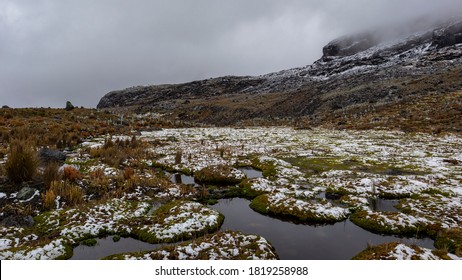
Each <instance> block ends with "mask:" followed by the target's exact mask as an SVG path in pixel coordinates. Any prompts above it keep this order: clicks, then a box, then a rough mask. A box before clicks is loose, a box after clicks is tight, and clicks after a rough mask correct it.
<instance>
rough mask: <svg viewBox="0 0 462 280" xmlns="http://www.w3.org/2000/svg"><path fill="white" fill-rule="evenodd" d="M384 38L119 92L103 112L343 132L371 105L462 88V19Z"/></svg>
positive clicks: (362, 38) (341, 42)
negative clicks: (284, 122)
mask: <svg viewBox="0 0 462 280" xmlns="http://www.w3.org/2000/svg"><path fill="white" fill-rule="evenodd" d="M378 37H379V36H378V35H377V34H376V33H373V32H369V33H367V32H365V33H360V34H355V35H351V36H343V37H341V38H338V39H335V40H333V41H331V42H330V43H328V44H327V45H326V46H325V47H324V48H323V56H322V57H321V58H320V59H319V60H318V61H315V62H314V63H313V64H311V65H307V66H305V67H299V68H293V69H288V70H282V71H279V72H274V73H269V74H265V75H260V76H244V77H239V76H225V77H218V78H211V79H207V80H200V81H193V82H189V83H182V84H170V85H154V86H142V87H133V88H129V89H125V90H119V91H112V92H110V93H108V94H106V95H105V96H103V98H102V99H101V100H100V102H99V104H98V106H97V107H98V108H100V109H121V108H125V109H128V108H130V109H132V110H135V111H138V112H158V113H162V114H164V115H165V116H166V117H169V118H172V119H173V120H183V121H191V122H196V123H205V124H213V125H239V124H245V123H249V122H252V121H255V120H261V119H265V120H267V121H270V122H271V121H274V120H275V119H281V118H282V119H292V120H297V121H299V120H300V118H302V119H304V121H305V122H307V123H309V124H308V125H320V124H322V125H325V124H331V125H332V124H333V125H335V126H344V125H345V123H348V122H351V120H352V119H354V118H355V117H354V115H355V114H351V112H350V111H351V110H354V109H355V108H356V109H357V110H358V111H360V112H369V113H370V111H371V109H370V107H371V106H372V105H373V107H374V108H376V107H380V106H384V105H390V106H394V105H397V104H400V103H403V101H406V102H407V101H409V99H414V100H416V99H419V98H422V97H425V96H426V95H428V94H430V93H440V94H444V93H455V92H458V91H459V90H461V89H462V85H461V83H460V82H459V81H460V80H459V77H458V73H459V72H460V69H462V58H461V57H462V19H451V20H450V21H448V22H446V23H445V24H442V25H439V26H436V27H432V28H426V29H423V30H419V31H415V30H413V31H412V32H411V33H405V32H403V34H398V35H397V36H389V37H391V38H392V39H377V38H378ZM371 104H372V105H371ZM368 108H369V109H368ZM339 115H348V116H349V117H345V118H343V117H342V116H340V117H339ZM332 116H334V117H335V118H334V119H340V120H337V121H335V120H334V119H333V118H332ZM374 118H376V117H374ZM385 126H389V125H385ZM459 129H460V127H459V124H458V125H456V130H459Z"/></svg>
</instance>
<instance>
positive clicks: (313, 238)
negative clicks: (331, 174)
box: [212, 198, 434, 260]
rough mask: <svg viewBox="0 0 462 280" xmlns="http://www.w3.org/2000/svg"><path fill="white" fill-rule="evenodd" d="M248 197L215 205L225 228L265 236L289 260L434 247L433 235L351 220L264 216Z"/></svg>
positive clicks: (278, 252)
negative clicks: (383, 230)
mask: <svg viewBox="0 0 462 280" xmlns="http://www.w3.org/2000/svg"><path fill="white" fill-rule="evenodd" d="M249 204H250V202H249V201H248V200H245V199H240V198H233V199H222V200H220V201H219V203H218V204H216V205H214V206H212V207H213V208H214V209H216V210H218V211H220V212H221V213H222V214H223V215H225V221H224V224H223V226H222V227H221V230H223V231H224V230H238V231H241V232H243V233H246V234H257V235H261V236H263V237H265V238H266V239H267V240H269V241H270V242H271V244H272V245H273V246H274V247H275V248H276V252H277V254H278V255H279V257H280V258H281V259H286V260H295V259H300V260H332V259H333V260H347V259H351V258H352V257H353V256H355V255H356V254H358V253H359V252H361V251H362V250H364V249H366V247H367V245H368V244H371V245H378V244H382V243H387V242H392V241H399V242H404V243H407V244H416V245H418V246H421V247H425V248H430V249H433V248H434V246H433V240H431V239H430V238H423V239H413V238H400V237H395V236H382V235H378V234H374V233H371V232H368V231H366V230H364V229H362V228H360V227H358V226H356V225H355V224H353V223H352V222H350V221H349V220H346V221H344V222H340V223H336V224H334V225H320V226H311V225H303V224H294V223H291V222H287V221H281V220H278V219H274V218H271V217H267V216H263V215H261V214H258V213H256V212H254V211H253V210H252V209H251V208H249Z"/></svg>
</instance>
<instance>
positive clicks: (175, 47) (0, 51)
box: [0, 0, 462, 107]
mask: <svg viewBox="0 0 462 280" xmlns="http://www.w3.org/2000/svg"><path fill="white" fill-rule="evenodd" d="M460 10H462V1H460V0H438V1H436V0H376V1H374V0H342V1H340V0H317V1H316V0H284V1H282V0H228V1H225V0H164V1H160V0H133V1H128V0H124V1H122V0H0V106H1V105H9V106H10V107H64V105H65V102H66V100H70V101H71V102H72V103H73V104H74V105H76V106H85V107H96V104H97V103H98V101H99V99H100V98H101V97H102V96H103V95H104V94H106V93H107V92H109V91H111V90H116V89H123V88H126V87H130V86H136V85H150V84H162V83H179V82H188V81H192V80H197V79H206V78H210V77H217V76H223V75H259V74H265V73H269V72H274V71H278V70H282V69H288V68H294V67H301V66H305V65H308V64H311V63H312V62H313V61H315V60H317V59H319V58H320V57H321V55H322V47H323V46H324V45H325V44H326V43H328V42H329V41H331V40H333V39H335V38H336V37H338V36H341V35H345V34H348V33H351V32H354V31H357V30H361V29H367V28H369V27H371V26H375V25H380V24H383V23H384V22H394V21H401V20H404V19H407V18H413V17H417V16H420V15H424V14H427V13H433V14H434V13H435V11H452V12H453V11H460Z"/></svg>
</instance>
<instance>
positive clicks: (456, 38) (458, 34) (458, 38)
mask: <svg viewBox="0 0 462 280" xmlns="http://www.w3.org/2000/svg"><path fill="white" fill-rule="evenodd" d="M460 43H462V22H458V23H454V24H451V25H449V26H445V27H443V28H439V29H435V30H434V31H433V45H435V46H436V47H438V48H444V47H448V46H453V45H455V44H460Z"/></svg>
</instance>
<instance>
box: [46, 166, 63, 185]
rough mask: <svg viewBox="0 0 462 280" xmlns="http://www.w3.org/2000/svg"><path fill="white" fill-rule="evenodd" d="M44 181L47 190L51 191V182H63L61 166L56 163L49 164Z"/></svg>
mask: <svg viewBox="0 0 462 280" xmlns="http://www.w3.org/2000/svg"><path fill="white" fill-rule="evenodd" d="M42 180H43V183H44V185H45V189H49V188H50V186H51V182H53V181H59V180H61V174H60V173H59V164H58V163H57V162H55V161H51V162H50V163H48V164H47V165H46V166H45V168H44V169H43V172H42Z"/></svg>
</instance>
